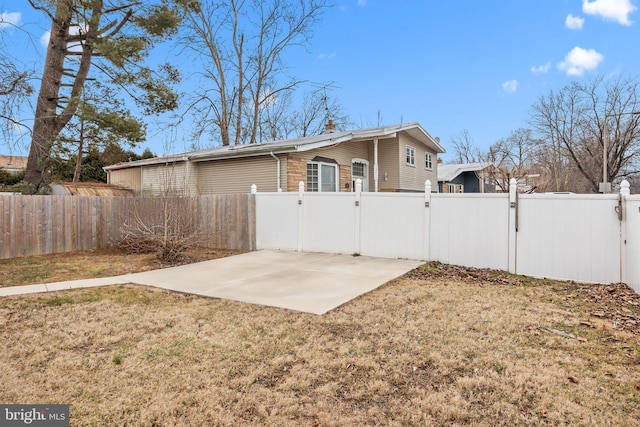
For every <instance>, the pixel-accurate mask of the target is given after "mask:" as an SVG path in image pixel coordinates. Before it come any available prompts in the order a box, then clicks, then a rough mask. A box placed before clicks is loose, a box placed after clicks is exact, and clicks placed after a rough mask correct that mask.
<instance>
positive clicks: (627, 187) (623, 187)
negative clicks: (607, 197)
mask: <svg viewBox="0 0 640 427" xmlns="http://www.w3.org/2000/svg"><path fill="white" fill-rule="evenodd" d="M620 194H622V195H623V196H630V195H631V184H629V181H627V180H626V179H625V180H624V181H622V182H621V183H620Z"/></svg>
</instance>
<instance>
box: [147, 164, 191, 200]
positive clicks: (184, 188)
mask: <svg viewBox="0 0 640 427" xmlns="http://www.w3.org/2000/svg"><path fill="white" fill-rule="evenodd" d="M187 169H188V167H187V163H186V162H180V163H169V164H162V165H153V166H143V167H142V194H143V195H145V196H173V195H185V194H187V193H188V189H189V187H190V186H191V185H192V184H191V182H190V177H189V175H188V174H187V172H188V171H187Z"/></svg>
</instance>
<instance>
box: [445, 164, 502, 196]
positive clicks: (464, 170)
mask: <svg viewBox="0 0 640 427" xmlns="http://www.w3.org/2000/svg"><path fill="white" fill-rule="evenodd" d="M489 167H491V163H457V164H448V165H443V164H440V163H439V164H438V191H439V192H440V193H485V192H493V187H491V188H489V185H488V179H489V176H488V173H487V169H488V168H489ZM485 174H486V176H485Z"/></svg>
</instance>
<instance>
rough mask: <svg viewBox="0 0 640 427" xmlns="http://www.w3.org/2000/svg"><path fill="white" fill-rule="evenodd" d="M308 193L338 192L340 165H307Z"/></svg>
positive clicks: (318, 163) (317, 163)
mask: <svg viewBox="0 0 640 427" xmlns="http://www.w3.org/2000/svg"><path fill="white" fill-rule="evenodd" d="M307 191H320V192H323V191H338V165H334V164H328V163H321V162H309V163H307Z"/></svg>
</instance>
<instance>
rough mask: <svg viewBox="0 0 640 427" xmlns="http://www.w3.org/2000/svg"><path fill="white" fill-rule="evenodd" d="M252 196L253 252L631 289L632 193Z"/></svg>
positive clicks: (634, 276)
mask: <svg viewBox="0 0 640 427" xmlns="http://www.w3.org/2000/svg"><path fill="white" fill-rule="evenodd" d="M622 187H623V188H622V191H621V194H606V195H584V194H582V195H578V194H530V195H522V194H517V193H516V186H515V183H514V185H512V186H511V191H510V193H508V194H432V193H431V183H430V182H429V181H427V182H426V183H425V192H424V193H370V192H361V191H360V187H359V186H358V185H356V192H354V193H315V192H305V191H304V184H303V183H300V189H299V191H298V193H257V192H256V189H255V187H254V188H253V189H252V192H254V193H256V245H257V248H258V249H288V250H297V251H309V252H330V253H342V254H360V255H368V256H375V257H383V258H407V259H416V260H425V261H440V262H443V263H447V264H457V265H464V266H468V267H479V268H494V269H500V270H506V271H509V272H512V273H516V274H524V275H528V276H534V277H547V278H553V279H563V280H575V281H579V282H589V283H611V282H620V281H621V282H625V283H627V284H628V285H629V286H631V287H633V288H634V289H635V290H636V292H639V291H640V196H630V195H629V186H628V183H626V182H623V185H622Z"/></svg>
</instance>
